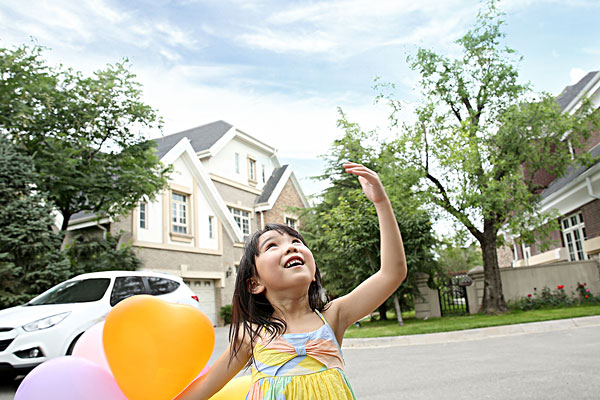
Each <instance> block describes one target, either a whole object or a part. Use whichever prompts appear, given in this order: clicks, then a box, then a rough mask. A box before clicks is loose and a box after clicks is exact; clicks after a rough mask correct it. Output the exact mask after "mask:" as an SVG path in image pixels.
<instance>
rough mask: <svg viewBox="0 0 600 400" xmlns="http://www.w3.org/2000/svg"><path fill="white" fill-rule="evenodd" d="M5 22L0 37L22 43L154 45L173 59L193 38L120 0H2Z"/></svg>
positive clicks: (194, 43) (194, 45)
mask: <svg viewBox="0 0 600 400" xmlns="http://www.w3.org/2000/svg"><path fill="white" fill-rule="evenodd" d="M3 7H4V13H3V14H4V19H5V23H4V24H2V26H1V27H0V37H2V38H3V39H4V40H8V41H11V42H17V43H23V42H26V41H28V38H29V37H30V36H33V37H34V38H36V39H38V40H39V42H40V44H43V45H46V46H49V47H50V48H63V47H68V46H71V47H79V48H81V47H82V46H89V47H99V46H102V45H104V44H106V43H118V44H119V46H120V47H121V48H124V47H125V46H132V47H133V48H156V49H158V50H157V53H159V54H162V55H163V56H164V57H165V58H166V59H168V60H171V61H172V60H176V59H178V57H177V50H178V49H195V48H197V47H198V38H197V37H196V36H195V34H194V33H193V32H190V31H186V30H184V29H182V28H181V27H179V26H177V25H176V24H173V23H171V22H169V21H168V20H166V19H165V18H164V17H162V16H160V17H152V16H149V15H146V14H141V13H140V12H134V11H129V10H128V9H125V8H123V6H122V5H121V4H120V3H116V5H113V4H109V3H108V2H105V1H101V0H94V1H82V2H72V1H67V0H55V1H34V0H21V1H15V2H5V3H4V4H3Z"/></svg>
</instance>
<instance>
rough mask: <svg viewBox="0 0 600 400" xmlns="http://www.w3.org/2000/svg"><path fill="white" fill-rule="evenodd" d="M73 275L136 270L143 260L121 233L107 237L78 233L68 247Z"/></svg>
mask: <svg viewBox="0 0 600 400" xmlns="http://www.w3.org/2000/svg"><path fill="white" fill-rule="evenodd" d="M66 252H67V256H68V258H69V261H70V262H71V272H72V274H73V275H79V274H85V273H88V272H97V271H114V270H122V271H135V270H137V269H138V268H139V267H140V266H141V265H142V261H141V260H140V259H139V258H138V257H137V256H136V254H135V252H134V251H133V247H132V246H131V244H129V243H123V242H122V241H121V235H117V236H113V235H111V234H110V233H107V234H106V237H98V236H91V237H90V236H86V235H78V236H75V237H74V238H73V241H72V242H70V243H69V245H68V246H67V248H66Z"/></svg>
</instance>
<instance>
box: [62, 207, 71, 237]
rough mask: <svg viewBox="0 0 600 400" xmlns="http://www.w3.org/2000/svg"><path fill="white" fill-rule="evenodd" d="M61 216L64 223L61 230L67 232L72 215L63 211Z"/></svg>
mask: <svg viewBox="0 0 600 400" xmlns="http://www.w3.org/2000/svg"><path fill="white" fill-rule="evenodd" d="M61 214H62V216H63V222H62V226H61V227H60V230H61V231H63V232H66V230H67V228H68V227H69V220H70V219H71V213H69V212H67V211H64V210H61Z"/></svg>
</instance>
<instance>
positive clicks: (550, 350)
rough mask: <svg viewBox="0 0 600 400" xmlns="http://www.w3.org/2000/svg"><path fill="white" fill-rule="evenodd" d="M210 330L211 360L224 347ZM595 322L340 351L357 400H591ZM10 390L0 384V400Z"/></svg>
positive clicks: (598, 366)
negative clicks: (554, 328)
mask: <svg viewBox="0 0 600 400" xmlns="http://www.w3.org/2000/svg"><path fill="white" fill-rule="evenodd" d="M226 332H227V331H226V330H225V329H223V328H218V329H217V343H216V344H215V354H214V355H213V358H212V359H211V363H212V362H213V361H214V359H216V357H218V355H220V353H221V352H222V351H223V349H224V348H225V347H226V345H227V337H226ZM599 339H600V325H596V326H587V327H575V328H570V329H559V330H552V331H547V332H534V333H524V334H511V335H509V336H494V337H489V338H479V339H478V340H464V341H451V342H447V343H440V342H439V341H436V343H433V344H417V345H400V346H398V345H393V346H389V347H377V348H345V349H344V356H345V359H346V363H347V366H346V373H347V374H348V376H349V378H350V381H351V382H352V385H353V387H354V389H355V392H356V395H357V397H358V398H359V399H361V400H379V399H386V400H387V399H412V400H420V399H465V400H468V399H477V400H480V399H511V400H512V399H561V400H562V399H572V398H573V399H574V398H577V399H598V393H600V379H598V375H597V371H599V370H600V340H599ZM15 390H16V387H15V386H13V387H1V388H0V400H9V399H12V398H13V396H14V392H15Z"/></svg>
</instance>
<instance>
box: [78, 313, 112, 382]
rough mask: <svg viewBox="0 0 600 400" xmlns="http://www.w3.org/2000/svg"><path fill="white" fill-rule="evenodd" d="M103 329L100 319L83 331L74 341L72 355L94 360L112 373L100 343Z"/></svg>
mask: <svg viewBox="0 0 600 400" xmlns="http://www.w3.org/2000/svg"><path fill="white" fill-rule="evenodd" d="M103 330H104V321H100V322H98V323H97V324H96V325H94V326H92V327H91V328H89V329H88V330H87V331H85V332H84V333H83V335H81V337H80V338H79V340H78V341H77V343H75V347H74V348H73V355H74V356H77V357H82V358H85V359H87V360H90V361H93V362H95V363H96V364H98V365H99V366H101V367H103V368H105V369H106V370H107V371H109V372H110V374H111V375H112V372H111V371H110V367H109V366H108V361H107V360H106V354H104V345H103V343H102V331H103Z"/></svg>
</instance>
